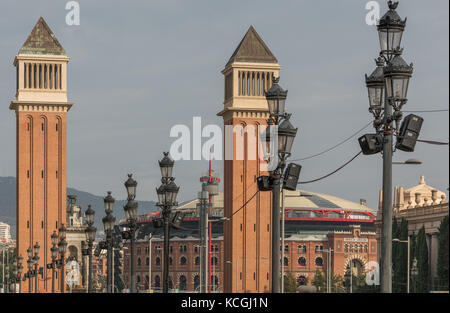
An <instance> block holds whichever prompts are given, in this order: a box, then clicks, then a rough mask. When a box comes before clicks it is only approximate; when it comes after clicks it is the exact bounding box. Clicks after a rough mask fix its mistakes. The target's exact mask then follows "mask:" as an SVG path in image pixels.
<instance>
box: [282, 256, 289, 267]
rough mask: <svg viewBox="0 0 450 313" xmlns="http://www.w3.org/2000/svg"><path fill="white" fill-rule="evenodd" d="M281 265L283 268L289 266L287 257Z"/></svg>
mask: <svg viewBox="0 0 450 313" xmlns="http://www.w3.org/2000/svg"><path fill="white" fill-rule="evenodd" d="M283 264H284V266H289V259H288V258H287V257H284V261H283Z"/></svg>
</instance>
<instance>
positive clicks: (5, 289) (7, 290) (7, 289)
mask: <svg viewBox="0 0 450 313" xmlns="http://www.w3.org/2000/svg"><path fill="white" fill-rule="evenodd" d="M8 255H9V249H8V248H6V288H4V291H5V292H6V293H9V281H8V279H9V261H8ZM3 268H5V264H3Z"/></svg>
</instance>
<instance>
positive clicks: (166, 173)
mask: <svg viewBox="0 0 450 313" xmlns="http://www.w3.org/2000/svg"><path fill="white" fill-rule="evenodd" d="M163 154H164V157H163V158H162V160H161V161H158V163H159V168H160V170H161V176H162V178H164V179H169V178H170V177H172V170H173V165H174V164H175V161H173V160H172V159H171V158H170V157H169V152H163Z"/></svg>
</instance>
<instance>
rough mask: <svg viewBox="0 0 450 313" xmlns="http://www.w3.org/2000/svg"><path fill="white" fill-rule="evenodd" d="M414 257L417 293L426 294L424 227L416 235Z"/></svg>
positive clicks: (426, 263) (426, 252)
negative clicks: (416, 272) (415, 261)
mask: <svg viewBox="0 0 450 313" xmlns="http://www.w3.org/2000/svg"><path fill="white" fill-rule="evenodd" d="M415 250H416V251H415V252H416V254H415V257H416V258H417V269H418V276H417V281H416V288H417V289H416V290H417V292H428V291H429V288H428V281H429V272H428V245H427V240H426V235H425V227H424V226H422V228H421V229H420V230H419V233H418V234H417V243H416V248H415Z"/></svg>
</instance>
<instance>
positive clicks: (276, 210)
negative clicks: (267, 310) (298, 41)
mask: <svg viewBox="0 0 450 313" xmlns="http://www.w3.org/2000/svg"><path fill="white" fill-rule="evenodd" d="M279 80H280V78H279V77H277V78H275V77H274V76H273V77H272V81H273V84H272V87H271V88H270V89H269V90H267V91H266V92H265V95H266V99H267V103H268V108H269V114H270V118H269V120H268V121H267V123H268V125H269V127H268V128H267V131H266V138H265V139H266V145H267V147H271V146H274V147H273V150H274V152H273V153H271V156H273V157H274V158H276V160H278V162H277V164H276V168H275V169H274V170H273V171H271V173H270V176H271V179H272V182H273V183H272V184H273V189H272V210H273V212H272V292H273V293H279V292H280V279H281V276H280V270H281V268H280V187H281V185H280V178H281V175H282V173H283V172H284V168H285V166H286V159H287V158H288V157H289V155H290V154H291V149H292V145H293V143H294V138H295V136H296V134H297V128H294V127H293V126H292V124H291V122H290V121H289V118H290V117H291V115H290V114H287V113H286V112H285V104H286V97H287V92H288V91H287V90H283V88H281V86H280V85H279V84H278V82H279ZM270 125H275V126H278V138H277V139H278V145H277V146H275V145H273V144H272V140H271V139H272V136H271V134H272V132H271V128H272V127H270ZM283 213H284V212H283Z"/></svg>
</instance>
